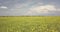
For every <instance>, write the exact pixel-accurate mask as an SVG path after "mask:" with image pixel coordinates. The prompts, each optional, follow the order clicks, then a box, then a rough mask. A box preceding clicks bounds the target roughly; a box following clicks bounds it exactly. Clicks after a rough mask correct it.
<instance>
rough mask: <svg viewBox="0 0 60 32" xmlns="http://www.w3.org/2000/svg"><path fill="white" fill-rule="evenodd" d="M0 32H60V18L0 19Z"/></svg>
mask: <svg viewBox="0 0 60 32" xmlns="http://www.w3.org/2000/svg"><path fill="white" fill-rule="evenodd" d="M0 32H60V16H34V17H32V16H31V17H24V16H23V17H0Z"/></svg>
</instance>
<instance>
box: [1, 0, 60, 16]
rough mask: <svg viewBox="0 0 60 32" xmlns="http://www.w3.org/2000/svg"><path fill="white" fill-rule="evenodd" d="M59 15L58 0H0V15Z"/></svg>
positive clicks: (59, 2)
mask: <svg viewBox="0 0 60 32" xmlns="http://www.w3.org/2000/svg"><path fill="white" fill-rule="evenodd" d="M22 15H24V16H26V15H28V16H37V15H38V16H40V15H43V16H46V15H47V16H60V0H0V16H22Z"/></svg>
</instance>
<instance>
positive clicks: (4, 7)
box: [0, 6, 8, 9]
mask: <svg viewBox="0 0 60 32" xmlns="http://www.w3.org/2000/svg"><path fill="white" fill-rule="evenodd" d="M0 8H3V9H7V8H8V7H6V6H0Z"/></svg>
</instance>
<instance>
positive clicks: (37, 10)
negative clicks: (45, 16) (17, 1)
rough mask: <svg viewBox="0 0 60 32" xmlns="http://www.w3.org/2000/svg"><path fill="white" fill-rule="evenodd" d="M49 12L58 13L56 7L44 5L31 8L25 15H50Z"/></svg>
mask: <svg viewBox="0 0 60 32" xmlns="http://www.w3.org/2000/svg"><path fill="white" fill-rule="evenodd" d="M49 11H56V8H55V6H54V5H43V6H36V7H31V8H29V11H28V12H27V13H26V14H25V15H32V14H36V13H37V14H39V13H41V14H42V13H49Z"/></svg>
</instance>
